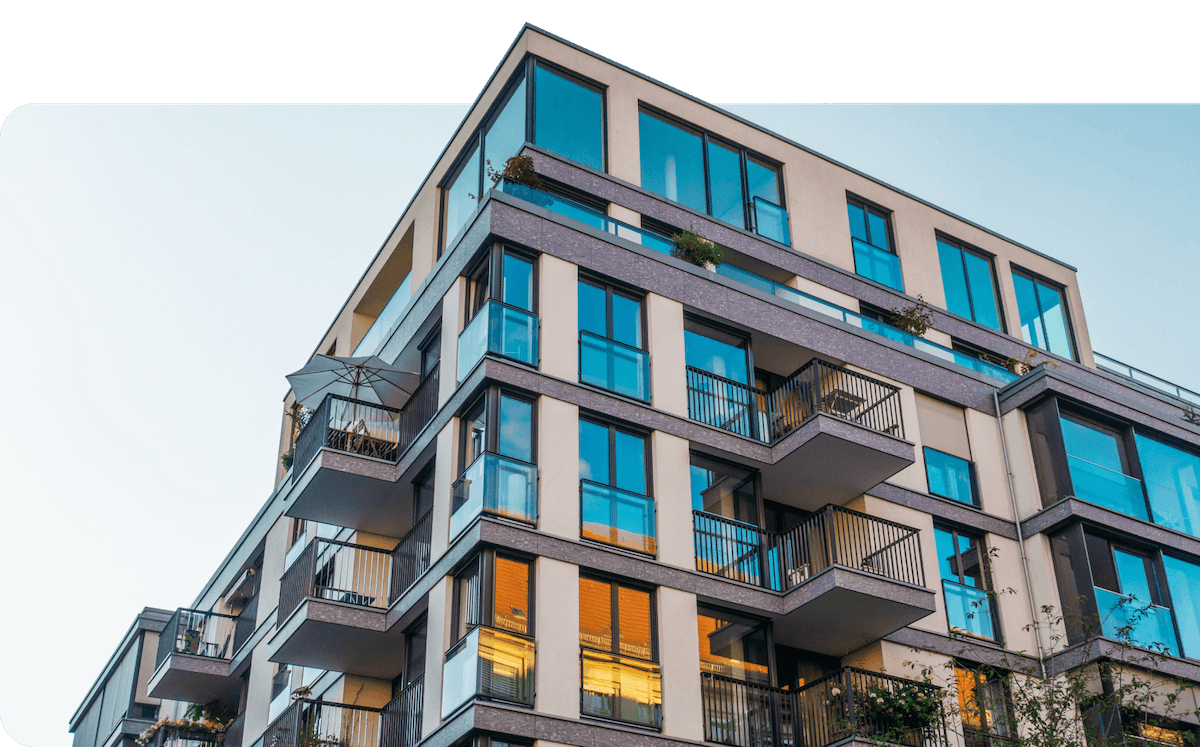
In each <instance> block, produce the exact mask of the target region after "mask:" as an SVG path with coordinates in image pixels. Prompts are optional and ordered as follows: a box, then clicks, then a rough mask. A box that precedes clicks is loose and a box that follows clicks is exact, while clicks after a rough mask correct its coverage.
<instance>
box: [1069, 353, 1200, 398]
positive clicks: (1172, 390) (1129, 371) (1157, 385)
mask: <svg viewBox="0 0 1200 747" xmlns="http://www.w3.org/2000/svg"><path fill="white" fill-rule="evenodd" d="M1092 355H1093V356H1095V358H1096V365H1097V366H1099V367H1100V368H1103V369H1104V370H1106V371H1111V372H1112V373H1115V374H1117V375H1118V376H1124V377H1125V378H1127V379H1129V380H1131V381H1136V382H1137V383H1139V384H1143V385H1145V386H1148V387H1150V388H1151V389H1157V390H1158V391H1160V392H1163V393H1164V394H1169V395H1171V396H1172V397H1174V398H1175V399H1179V400H1183V401H1184V402H1187V403H1188V404H1191V405H1200V394H1197V393H1196V392H1193V391H1192V390H1191V389H1185V388H1183V387H1181V386H1179V385H1178V384H1172V383H1171V382H1169V381H1167V380H1166V379H1160V378H1158V377H1157V376H1155V375H1153V374H1148V373H1146V372H1145V371H1143V370H1141V369H1139V368H1134V367H1133V366H1127V365H1125V364H1124V363H1122V362H1121V361H1118V360H1114V359H1112V358H1109V357H1108V356H1107V355H1100V354H1099V353H1096V352H1093V353H1092Z"/></svg>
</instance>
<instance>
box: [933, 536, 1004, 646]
mask: <svg viewBox="0 0 1200 747" xmlns="http://www.w3.org/2000/svg"><path fill="white" fill-rule="evenodd" d="M933 539H934V545H935V547H936V548H937V554H938V570H939V573H940V575H941V577H942V595H943V597H944V599H945V602H946V617H947V619H948V622H949V624H950V628H951V629H952V630H957V631H959V632H962V633H967V634H969V635H973V636H976V637H979V638H987V639H990V640H996V627H995V621H994V616H993V614H992V599H991V596H990V594H989V593H988V588H989V585H988V580H987V578H986V576H985V575H984V574H985V572H986V569H985V564H984V557H983V553H984V548H983V543H982V542H981V541H980V540H979V538H977V537H973V536H971V535H969V534H964V533H962V532H959V531H957V530H952V529H943V528H941V527H934V529H933Z"/></svg>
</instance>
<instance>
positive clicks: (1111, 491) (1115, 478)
mask: <svg viewBox="0 0 1200 747" xmlns="http://www.w3.org/2000/svg"><path fill="white" fill-rule="evenodd" d="M1067 464H1068V465H1070V468H1071V482H1072V483H1073V484H1074V485H1075V497H1076V498H1079V499H1081V500H1085V501H1087V502H1088V503H1095V504H1096V505H1097V506H1104V507H1105V508H1110V509H1112V510H1113V511H1119V512H1121V513H1123V514H1126V515H1128V516H1133V517H1136V518H1138V519H1142V520H1143V521H1146V520H1148V517H1147V516H1146V500H1145V498H1144V497H1143V495H1142V481H1141V480H1139V479H1137V478H1136V477H1130V476H1129V475H1126V474H1123V473H1121V472H1118V471H1116V470H1112V469H1109V468H1108V467H1101V466H1100V465H1099V464H1094V463H1092V462H1089V461H1086V460H1084V459H1080V458H1079V457H1076V456H1071V455H1069V454H1068V455H1067Z"/></svg>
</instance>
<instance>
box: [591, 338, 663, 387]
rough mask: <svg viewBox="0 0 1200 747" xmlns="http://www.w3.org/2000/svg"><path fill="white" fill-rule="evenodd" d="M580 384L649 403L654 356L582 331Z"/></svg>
mask: <svg viewBox="0 0 1200 747" xmlns="http://www.w3.org/2000/svg"><path fill="white" fill-rule="evenodd" d="M579 380H580V381H581V382H582V383H584V384H591V385H592V386H598V387H600V388H601V389H607V390H609V391H611V392H616V393H617V394H623V395H625V396H626V397H632V398H633V399H640V400H642V401H643V402H649V401H650V353H648V352H646V351H645V350H639V349H638V348H633V347H630V346H628V345H622V344H621V343H619V342H617V341H615V340H609V339H607V338H605V337H601V336H599V335H595V334H592V333H591V332H587V331H583V330H581V331H580V332H579Z"/></svg>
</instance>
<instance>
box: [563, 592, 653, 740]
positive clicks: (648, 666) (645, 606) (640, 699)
mask: <svg viewBox="0 0 1200 747" xmlns="http://www.w3.org/2000/svg"><path fill="white" fill-rule="evenodd" d="M654 628H655V620H654V604H653V600H652V599H651V592H650V591H649V590H647V589H641V588H637V587H633V586H627V585H625V584H619V583H614V582H610V581H605V580H600V579H595V578H589V577H587V576H582V575H581V576H580V577H579V647H580V660H581V662H582V670H583V675H582V683H581V689H582V695H583V698H582V703H581V706H582V711H583V713H584V715H587V716H598V717H601V718H609V719H614V720H618V721H627V722H631V723H634V724H638V725H643V726H652V727H655V728H657V727H658V725H659V724H660V723H661V722H662V682H661V674H660V672H659V667H658V665H657V664H655V663H654V662H655V661H656V660H657V658H658V655H657V654H658V652H657V644H656V642H655V639H654Z"/></svg>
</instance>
